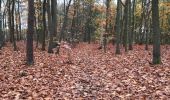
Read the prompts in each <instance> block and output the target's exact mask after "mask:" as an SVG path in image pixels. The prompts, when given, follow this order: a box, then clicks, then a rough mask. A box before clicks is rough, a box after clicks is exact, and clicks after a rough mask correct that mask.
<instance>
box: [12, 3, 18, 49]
mask: <svg viewBox="0 0 170 100" xmlns="http://www.w3.org/2000/svg"><path fill="white" fill-rule="evenodd" d="M14 7H15V1H14V0H13V1H12V10H11V15H12V16H11V34H12V41H13V46H14V51H16V50H17V46H16V41H15V28H14V27H15V26H14Z"/></svg>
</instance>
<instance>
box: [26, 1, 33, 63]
mask: <svg viewBox="0 0 170 100" xmlns="http://www.w3.org/2000/svg"><path fill="white" fill-rule="evenodd" d="M34 14H35V9H34V0H28V31H27V45H26V50H27V51H26V60H27V64H28V65H32V64H33V63H34V59H33V34H34Z"/></svg>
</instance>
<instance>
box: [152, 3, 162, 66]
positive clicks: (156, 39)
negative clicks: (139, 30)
mask: <svg viewBox="0 0 170 100" xmlns="http://www.w3.org/2000/svg"><path fill="white" fill-rule="evenodd" d="M158 4H159V2H158V0H152V27H153V33H154V34H153V60H152V63H153V64H160V63H161V53H160V26H159V8H158Z"/></svg>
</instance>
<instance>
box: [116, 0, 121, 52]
mask: <svg viewBox="0 0 170 100" xmlns="http://www.w3.org/2000/svg"><path fill="white" fill-rule="evenodd" d="M120 8H121V3H120V0H117V14H116V27H115V32H116V54H120V46H119V45H120V33H121V27H120V23H121V16H120V13H121V9H120Z"/></svg>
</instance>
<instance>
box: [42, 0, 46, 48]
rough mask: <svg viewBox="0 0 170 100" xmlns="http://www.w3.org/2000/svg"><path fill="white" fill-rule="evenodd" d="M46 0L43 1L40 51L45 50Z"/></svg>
mask: <svg viewBox="0 0 170 100" xmlns="http://www.w3.org/2000/svg"><path fill="white" fill-rule="evenodd" d="M45 14H46V0H44V2H43V34H42V51H44V50H45V34H46V17H45Z"/></svg>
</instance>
